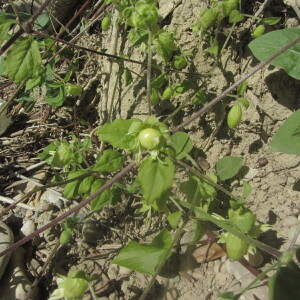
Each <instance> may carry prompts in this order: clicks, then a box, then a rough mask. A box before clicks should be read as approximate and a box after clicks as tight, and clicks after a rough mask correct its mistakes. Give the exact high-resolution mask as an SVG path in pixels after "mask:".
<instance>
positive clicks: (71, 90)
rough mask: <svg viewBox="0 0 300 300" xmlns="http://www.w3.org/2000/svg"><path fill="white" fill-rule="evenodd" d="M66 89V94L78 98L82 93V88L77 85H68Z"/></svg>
mask: <svg viewBox="0 0 300 300" xmlns="http://www.w3.org/2000/svg"><path fill="white" fill-rule="evenodd" d="M66 89H67V93H68V94H69V95H71V96H78V95H80V94H81V93H82V88H81V87H80V86H79V85H77V84H68V85H67V86H66Z"/></svg>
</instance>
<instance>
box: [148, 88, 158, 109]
mask: <svg viewBox="0 0 300 300" xmlns="http://www.w3.org/2000/svg"><path fill="white" fill-rule="evenodd" d="M150 100H151V103H152V105H153V106H156V105H157V104H158V101H159V94H158V91H157V89H154V88H152V89H151V95H150Z"/></svg>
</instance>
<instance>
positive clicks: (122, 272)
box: [119, 266, 133, 276]
mask: <svg viewBox="0 0 300 300" xmlns="http://www.w3.org/2000/svg"><path fill="white" fill-rule="evenodd" d="M132 272H133V270H130V269H127V268H125V267H122V266H121V267H120V268H119V274H120V275H123V276H126V275H129V274H131V273H132Z"/></svg>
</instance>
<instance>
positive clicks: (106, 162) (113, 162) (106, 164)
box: [93, 149, 125, 173]
mask: <svg viewBox="0 0 300 300" xmlns="http://www.w3.org/2000/svg"><path fill="white" fill-rule="evenodd" d="M124 159H125V157H124V156H123V155H122V154H121V153H119V152H117V151H115V150H112V149H108V150H105V151H104V152H103V154H102V155H101V156H100V158H99V159H98V161H97V162H96V164H95V165H94V167H93V170H95V171H98V172H101V173H103V172H115V171H118V170H119V169H120V168H121V167H122V165H123V163H124Z"/></svg>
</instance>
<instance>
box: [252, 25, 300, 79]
mask: <svg viewBox="0 0 300 300" xmlns="http://www.w3.org/2000/svg"><path fill="white" fill-rule="evenodd" d="M299 34H300V28H287V29H282V30H275V31H272V32H269V33H266V34H264V35H262V36H260V37H258V38H256V39H255V40H253V41H252V42H250V44H249V48H250V50H251V51H252V53H253V55H254V56H255V57H256V58H257V59H258V60H260V61H263V60H265V59H267V58H269V57H270V56H271V55H272V54H274V53H275V52H276V51H278V50H279V49H281V48H282V47H284V46H285V45H287V44H288V43H289V42H291V41H292V40H294V39H296V38H297V37H298V36H299ZM299 58H300V42H299V43H297V44H296V45H294V46H292V47H291V48H289V49H287V50H286V51H284V52H283V53H282V54H281V55H279V56H278V57H276V58H275V59H273V60H272V61H271V62H270V64H271V65H273V66H277V67H280V68H282V69H284V70H285V71H286V72H287V73H288V74H289V75H290V76H291V77H293V78H295V79H300V70H299V68H298V65H297V64H295V62H296V61H298V60H299Z"/></svg>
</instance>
